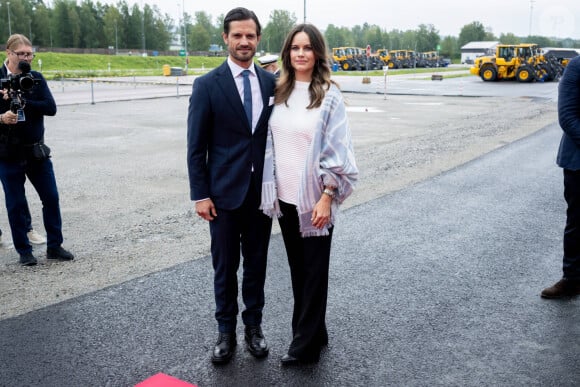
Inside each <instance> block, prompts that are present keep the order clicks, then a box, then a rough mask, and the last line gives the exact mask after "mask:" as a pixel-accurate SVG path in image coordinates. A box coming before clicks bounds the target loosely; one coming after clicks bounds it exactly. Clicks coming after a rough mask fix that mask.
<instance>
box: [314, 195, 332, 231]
mask: <svg viewBox="0 0 580 387" xmlns="http://www.w3.org/2000/svg"><path fill="white" fill-rule="evenodd" d="M331 203H332V198H331V197H330V196H329V195H327V194H324V193H323V194H322V196H321V197H320V200H319V201H318V203H316V205H315V206H314V209H313V210H312V219H311V220H312V225H313V226H314V227H316V228H317V229H319V230H320V229H322V228H323V227H324V226H326V225H327V224H328V222H330V205H331Z"/></svg>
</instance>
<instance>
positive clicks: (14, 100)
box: [0, 61, 39, 121]
mask: <svg viewBox="0 0 580 387" xmlns="http://www.w3.org/2000/svg"><path fill="white" fill-rule="evenodd" d="M18 69H19V70H20V74H10V75H8V78H6V79H0V84H1V86H0V87H1V88H2V89H3V90H6V91H7V94H8V95H9V96H10V111H12V112H13V113H15V114H17V115H18V121H24V120H25V118H24V111H23V109H24V105H25V104H26V100H25V98H24V96H23V92H26V91H30V90H32V88H34V86H35V85H37V84H38V83H39V81H38V80H37V79H34V77H33V76H32V74H31V73H30V63H28V62H26V61H20V63H18Z"/></svg>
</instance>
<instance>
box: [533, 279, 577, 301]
mask: <svg viewBox="0 0 580 387" xmlns="http://www.w3.org/2000/svg"><path fill="white" fill-rule="evenodd" d="M577 295H580V281H573V280H569V279H566V278H562V279H561V280H560V281H558V282H556V283H555V284H554V285H552V286H550V287H549V288H546V289H544V290H542V294H541V296H542V297H543V298H562V297H572V296H577Z"/></svg>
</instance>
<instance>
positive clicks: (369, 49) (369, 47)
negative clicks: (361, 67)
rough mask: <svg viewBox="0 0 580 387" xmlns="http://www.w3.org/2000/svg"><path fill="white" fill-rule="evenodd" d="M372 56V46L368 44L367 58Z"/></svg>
mask: <svg viewBox="0 0 580 387" xmlns="http://www.w3.org/2000/svg"><path fill="white" fill-rule="evenodd" d="M370 56H371V45H370V44H367V58H368V57H370Z"/></svg>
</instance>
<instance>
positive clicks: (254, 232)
mask: <svg viewBox="0 0 580 387" xmlns="http://www.w3.org/2000/svg"><path fill="white" fill-rule="evenodd" d="M254 178H255V176H254V174H252V182H251V183H250V187H249V189H248V192H247V194H246V198H245V200H244V202H243V204H242V206H241V207H239V208H236V209H234V210H224V209H220V208H217V217H215V218H214V220H212V221H211V222H210V223H209V226H210V235H211V254H212V262H213V268H214V294H215V303H216V312H215V318H216V320H217V322H218V329H219V332H221V333H232V332H234V331H235V330H236V325H237V315H238V274H237V273H238V268H239V266H240V246H241V254H242V256H243V273H242V299H243V301H244V305H245V309H244V311H243V312H242V321H243V323H244V325H249V326H252V325H261V323H262V310H263V308H264V303H265V300H264V283H265V281H266V261H267V259H266V258H267V255H268V244H269V242H270V233H271V232H272V219H271V218H270V217H268V216H266V215H264V213H263V212H262V211H261V210H259V206H260V192H258V190H257V188H256V184H255V182H254Z"/></svg>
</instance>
